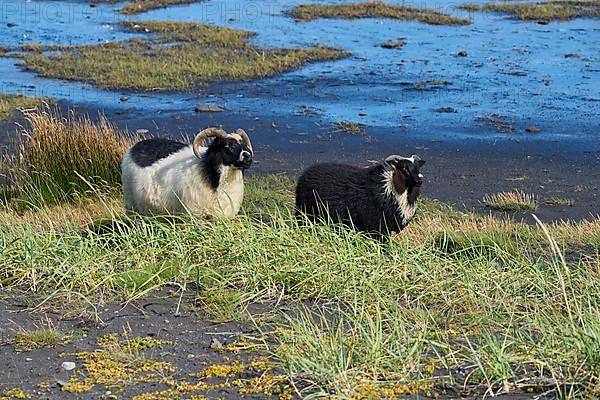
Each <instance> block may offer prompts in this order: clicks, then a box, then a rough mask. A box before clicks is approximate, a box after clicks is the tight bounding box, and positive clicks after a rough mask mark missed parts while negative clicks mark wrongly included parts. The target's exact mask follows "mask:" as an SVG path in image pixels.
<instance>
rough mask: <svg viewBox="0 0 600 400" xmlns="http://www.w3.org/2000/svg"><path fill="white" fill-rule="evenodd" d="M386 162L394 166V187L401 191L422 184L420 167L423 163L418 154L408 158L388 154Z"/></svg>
mask: <svg viewBox="0 0 600 400" xmlns="http://www.w3.org/2000/svg"><path fill="white" fill-rule="evenodd" d="M386 162H387V163H388V164H389V165H390V166H391V167H392V168H394V178H393V179H394V187H395V189H396V192H398V193H402V192H403V191H404V190H405V189H406V188H412V187H419V186H421V185H422V184H423V174H422V173H421V171H420V168H421V167H422V166H423V164H425V161H424V160H421V159H420V158H419V157H418V156H416V155H413V156H411V157H410V158H404V157H400V156H390V157H388V158H387V159H386Z"/></svg>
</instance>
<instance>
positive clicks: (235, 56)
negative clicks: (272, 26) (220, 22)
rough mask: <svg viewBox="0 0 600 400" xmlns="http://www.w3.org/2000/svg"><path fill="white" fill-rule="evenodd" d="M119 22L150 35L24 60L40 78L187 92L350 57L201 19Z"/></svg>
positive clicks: (30, 56)
mask: <svg viewBox="0 0 600 400" xmlns="http://www.w3.org/2000/svg"><path fill="white" fill-rule="evenodd" d="M123 25H124V26H125V27H126V29H129V30H132V31H141V32H149V33H153V34H154V37H153V38H151V39H131V40H127V41H121V42H114V43H106V44H100V45H87V46H72V47H63V48H62V49H61V52H60V53H59V54H53V55H43V54H31V55H26V56H25V57H24V64H25V65H26V66H27V67H28V68H30V69H32V70H34V71H36V72H38V73H39V74H40V75H42V76H46V77H50V78H59V79H68V80H80V81H89V82H92V83H94V84H95V85H96V86H98V87H102V88H109V89H136V90H144V91H156V90H184V91H188V90H193V89H195V88H197V87H198V86H199V85H201V84H203V83H204V84H205V83H210V82H233V81H249V80H253V79H259V78H264V77H269V76H273V75H276V74H278V73H282V72H286V71H289V70H292V69H295V68H298V67H300V66H302V65H303V64H306V63H310V62H316V61H323V60H335V59H339V58H342V57H346V56H348V53H347V52H345V51H342V50H339V49H334V48H331V47H313V48H306V49H300V48H294V49H289V48H266V49H260V48H257V47H255V46H254V45H252V44H250V43H248V42H247V40H246V39H247V38H248V37H250V36H252V35H253V33H252V32H248V31H242V30H237V29H229V28H224V27H213V26H208V25H204V24H199V23H174V22H159V21H147V22H125V23H124V24H123Z"/></svg>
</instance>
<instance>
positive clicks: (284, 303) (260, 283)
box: [0, 132, 600, 399]
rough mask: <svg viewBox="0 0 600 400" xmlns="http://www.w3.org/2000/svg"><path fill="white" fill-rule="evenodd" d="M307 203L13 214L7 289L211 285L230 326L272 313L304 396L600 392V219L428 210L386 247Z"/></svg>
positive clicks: (59, 303) (266, 186) (86, 305)
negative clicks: (152, 214)
mask: <svg viewBox="0 0 600 400" xmlns="http://www.w3.org/2000/svg"><path fill="white" fill-rule="evenodd" d="M31 133H32V134H35V132H31ZM34 136H35V135H34ZM77 143H79V142H77ZM77 143H75V144H74V145H75V146H79V145H80V144H77ZM102 145H103V144H102V142H99V143H97V147H99V146H102ZM110 148H112V145H111V147H110ZM91 160H94V158H92V159H91ZM92 162H93V161H92ZM80 175H82V176H85V173H80ZM292 207H293V181H292V180H291V179H289V178H287V177H285V176H268V177H251V178H249V179H248V185H247V188H246V199H245V201H244V206H243V211H242V213H241V215H240V216H239V217H237V218H236V219H235V220H212V221H200V220H195V219H194V218H193V217H189V216H186V217H183V218H182V219H181V220H180V221H178V222H177V223H175V222H173V221H171V222H168V221H164V220H161V219H158V218H137V219H135V220H130V219H128V218H127V217H125V216H124V215H123V211H122V206H121V198H120V197H119V195H118V194H115V193H111V194H106V195H104V196H100V197H87V196H81V197H80V198H79V199H78V201H77V202H70V203H63V204H59V205H45V204H41V205H39V206H38V207H34V208H28V209H26V210H23V209H18V210H15V209H14V208H13V207H12V206H11V204H10V203H9V204H7V205H5V206H4V207H3V208H2V209H1V210H0V285H1V286H2V287H3V288H4V290H5V291H10V290H15V291H17V290H18V291H26V292H27V293H29V294H31V295H34V296H41V299H43V301H44V302H45V303H44V305H45V307H50V308H52V307H56V308H57V309H63V308H64V305H65V304H68V305H69V309H70V310H73V309H76V308H77V307H81V308H83V309H86V310H88V311H90V310H91V311H92V312H93V305H94V304H95V303H96V301H97V300H99V299H102V301H106V300H107V299H112V300H114V301H124V300H128V299H132V298H136V297H139V296H143V295H144V294H146V293H148V292H150V291H152V290H154V289H156V288H158V287H161V286H163V285H175V287H178V288H180V289H181V290H183V291H186V290H189V289H188V288H190V287H194V288H196V289H197V290H198V293H199V296H200V304H201V307H202V309H203V310H204V311H205V312H209V313H211V315H213V317H214V318H216V319H218V320H227V319H230V318H244V315H246V314H245V313H244V310H245V307H246V305H248V304H250V303H266V304H270V306H269V307H268V308H269V309H270V310H272V311H270V312H269V313H268V314H269V315H268V318H267V317H264V318H261V317H260V316H257V315H254V319H255V320H261V321H263V322H261V324H264V323H265V321H267V323H268V325H269V326H270V327H271V328H273V331H272V333H271V334H270V335H271V337H272V340H274V342H275V343H276V346H275V348H274V349H272V350H273V352H274V356H275V357H276V360H277V363H278V364H279V367H280V368H283V370H284V371H285V376H286V377H287V378H286V379H288V380H290V381H292V382H294V383H295V384H296V385H297V386H296V387H299V388H310V389H306V390H307V392H304V393H303V394H308V393H313V394H319V393H321V394H322V395H325V394H327V393H329V394H331V393H334V394H335V395H336V396H337V397H339V398H353V399H360V398H364V399H371V398H390V397H397V396H400V395H403V394H410V393H419V394H420V395H422V396H431V397H438V396H441V397H444V396H451V397H452V396H454V397H455V396H458V395H461V394H462V395H473V396H478V397H481V396H482V395H483V394H484V393H486V395H487V396H490V395H491V394H499V393H507V392H508V393H511V392H519V393H522V392H528V391H531V392H535V393H541V392H548V393H551V394H553V395H555V394H558V395H560V396H562V397H565V398H574V397H576V396H582V397H587V398H594V397H595V396H598V395H599V394H600V382H599V381H598V376H599V373H600V358H599V354H600V315H599V306H600V304H599V303H600V279H599V271H600V270H599V268H600V257H599V253H600V220H593V221H587V222H580V223H576V224H575V223H556V224H552V225H549V226H547V227H544V228H543V227H541V226H532V225H525V224H519V223H514V222H509V221H501V220H498V219H495V218H492V217H489V216H479V215H475V214H465V213H461V212H458V211H456V210H453V209H451V208H449V207H447V206H445V205H443V204H440V203H437V202H434V201H428V200H423V201H422V202H421V204H420V210H419V212H418V214H417V218H416V220H415V221H414V222H412V223H411V225H409V227H408V228H407V229H406V230H405V231H404V232H403V233H402V234H401V235H399V236H398V237H396V238H394V239H393V240H391V241H390V242H389V243H385V244H382V243H379V242H377V241H374V240H371V239H369V238H367V237H365V236H364V235H361V234H359V233H357V232H354V231H351V230H347V229H343V228H339V227H336V226H331V225H325V224H317V225H314V224H310V223H298V222H296V220H295V219H294V218H293V216H292ZM100 227H102V229H100ZM545 229H547V232H546V231H545ZM563 257H566V258H563ZM215 294H218V296H217V295H215ZM173 301H174V302H176V301H177V299H176V298H175V299H173ZM265 318H266V319H265Z"/></svg>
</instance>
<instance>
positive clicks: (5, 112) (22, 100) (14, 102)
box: [0, 93, 48, 121]
mask: <svg viewBox="0 0 600 400" xmlns="http://www.w3.org/2000/svg"><path fill="white" fill-rule="evenodd" d="M42 102H48V99H42V98H37V97H27V96H23V95H13V94H3V93H0V121H2V120H7V119H9V118H10V117H11V116H12V115H13V112H14V111H15V110H17V109H19V108H32V107H35V106H37V105H38V104H40V103H42Z"/></svg>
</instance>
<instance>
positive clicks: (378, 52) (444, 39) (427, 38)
mask: <svg viewBox="0 0 600 400" xmlns="http://www.w3.org/2000/svg"><path fill="white" fill-rule="evenodd" d="M0 2H1V3H2V6H3V7H2V14H1V15H0V17H1V18H0V21H1V22H0V23H1V24H2V31H1V32H2V33H1V34H0V38H1V40H0V44H4V45H15V44H25V43H43V44H81V43H96V42H100V41H105V40H120V39H124V38H127V37H131V35H130V34H126V33H124V32H122V31H120V30H119V28H118V26H115V25H114V23H115V22H117V21H119V20H122V19H124V17H123V16H122V15H120V14H118V13H117V11H116V10H118V8H119V5H99V6H98V7H95V8H90V7H89V5H88V4H87V3H85V2H63V1H53V2H50V1H39V2H38V1H35V2H14V1H2V0H0ZM413 5H418V6H420V5H423V6H429V7H433V8H436V9H439V10H441V11H446V12H450V13H452V14H454V15H458V16H463V17H471V18H473V23H472V24H471V25H468V26H463V27H447V26H432V25H425V24H421V23H417V22H402V21H392V20H374V19H369V20H354V21H343V20H342V21H340V20H317V21H312V22H296V21H294V20H292V19H291V18H290V17H288V16H287V15H285V13H284V10H286V9H289V8H291V7H292V6H293V3H284V2H275V1H261V2H255V1H246V0H235V1H233V0H227V1H208V2H206V3H197V4H192V5H184V6H175V7H170V8H167V9H161V10H154V11H151V12H148V13H144V14H141V15H138V16H135V17H133V18H134V19H141V20H149V19H158V20H172V21H199V22H204V23H211V24H217V25H225V26H230V27H235V28H242V29H248V30H251V31H255V32H257V36H256V37H255V38H254V39H253V40H254V41H255V42H256V43H257V44H259V45H262V46H286V47H289V46H292V47H293V46H307V45H313V44H326V45H331V46H337V47H341V48H343V49H346V50H349V51H350V52H352V54H353V56H352V57H350V58H348V59H344V60H339V61H335V62H325V63H317V64H312V65H308V66H305V67H303V68H301V69H299V70H297V71H292V72H289V73H286V74H283V75H280V76H278V77H275V78H271V79H264V80H261V81H258V82H254V83H251V84H248V83H240V84H230V85H218V86H217V87H213V88H211V89H209V90H208V91H207V92H203V93H183V94H182V93H143V94H137V93H127V95H128V96H130V99H129V101H127V103H122V102H120V100H119V99H120V97H121V95H122V94H123V93H124V92H111V91H102V90H97V89H94V88H93V87H91V86H89V85H84V84H81V83H72V82H71V83H67V82H60V81H56V80H48V79H42V78H38V77H36V76H35V75H34V74H32V73H29V72H24V71H22V70H21V69H20V68H19V67H18V66H16V65H15V63H16V62H18V60H13V59H0V91H2V92H10V93H14V92H19V91H24V92H26V93H28V94H32V95H33V94H37V95H44V96H51V97H57V98H60V99H65V100H69V101H72V102H75V103H91V104H93V105H95V106H98V107H110V108H113V107H127V108H129V109H131V108H137V109H141V110H144V111H145V112H148V113H150V114H152V113H155V112H156V111H158V110H160V111H161V112H171V111H172V112H190V113H191V112H193V110H194V106H195V105H196V104H198V103H211V102H212V103H217V104H220V105H223V106H225V108H226V109H228V110H230V111H234V112H246V113H249V114H257V115H268V116H272V117H273V118H277V117H285V116H287V115H290V114H302V113H308V114H316V115H317V116H318V118H320V119H322V120H324V122H325V123H332V122H334V121H340V120H350V121H355V122H362V123H364V124H367V125H373V126H378V127H381V128H382V129H389V130H390V131H393V132H400V133H406V134H415V135H425V136H428V137H432V138H436V137H442V136H443V137H462V138H464V137H486V138H487V137H508V138H512V137H515V136H518V137H519V139H526V138H527V137H535V138H536V139H540V138H544V137H547V138H552V139H556V138H567V139H573V138H579V139H581V138H588V139H591V140H595V139H597V138H598V135H600V20H592V19H577V20H574V21H569V22H559V23H556V22H555V23H550V24H548V25H539V24H537V23H533V22H521V21H515V20H513V19H511V18H510V17H507V16H504V15H499V14H487V13H486V14H483V13H474V14H469V13H467V12H465V11H460V10H456V9H455V8H454V5H457V3H451V2H433V1H427V2H421V3H418V4H413ZM19 6H20V7H21V8H18V7H19ZM15 7H16V8H17V11H18V12H17V11H15ZM27 7H30V8H27ZM32 10H33V11H32ZM57 10H60V11H57ZM7 22H12V23H14V24H16V26H13V27H11V28H7V27H6V23H7ZM399 37H403V38H406V44H405V45H404V46H403V47H402V48H401V49H399V50H396V49H384V48H381V46H380V45H381V43H383V42H385V41H387V40H394V39H397V38H399ZM459 51H466V52H467V57H458V56H457V53H458V52H459ZM432 80H440V81H446V82H448V84H447V85H433V86H427V85H426V88H429V89H430V90H415V83H416V82H419V81H432ZM441 107H452V108H453V109H454V110H455V112H451V113H438V112H436V111H435V110H436V109H438V108H441ZM359 114H360V115H359ZM490 121H493V123H492V122H490ZM528 126H538V127H541V128H542V132H541V133H537V134H535V135H531V134H526V133H525V132H524V128H525V127H528ZM509 127H512V128H513V129H514V130H511V129H510V128H509Z"/></svg>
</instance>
